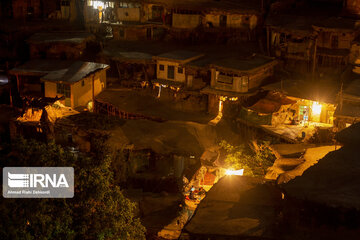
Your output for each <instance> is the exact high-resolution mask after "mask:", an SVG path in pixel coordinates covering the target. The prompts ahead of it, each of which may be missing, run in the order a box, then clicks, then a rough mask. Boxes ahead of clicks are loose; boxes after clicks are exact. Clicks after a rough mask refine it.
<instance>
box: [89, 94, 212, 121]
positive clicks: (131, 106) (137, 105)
mask: <svg viewBox="0 0 360 240" xmlns="http://www.w3.org/2000/svg"><path fill="white" fill-rule="evenodd" d="M96 100H97V101H99V102H101V103H107V104H111V105H113V106H115V107H117V108H118V109H119V110H121V111H123V112H127V113H131V114H137V115H142V116H147V117H150V118H156V119H157V118H159V119H162V120H177V121H194V122H199V123H207V122H208V121H210V120H211V119H212V117H213V116H210V115H207V114H206V113H203V112H192V113H189V112H184V111H180V110H178V109H176V106H174V104H173V103H172V102H169V101H163V100H162V99H158V98H156V97H154V96H152V95H151V93H150V92H149V91H147V90H137V91H134V90H132V91H130V90H128V89H124V88H109V89H105V90H104V91H102V92H101V93H100V94H99V95H97V96H96Z"/></svg>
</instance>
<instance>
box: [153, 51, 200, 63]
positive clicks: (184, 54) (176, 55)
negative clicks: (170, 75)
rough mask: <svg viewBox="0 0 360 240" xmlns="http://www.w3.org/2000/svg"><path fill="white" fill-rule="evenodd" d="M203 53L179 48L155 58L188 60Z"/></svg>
mask: <svg viewBox="0 0 360 240" xmlns="http://www.w3.org/2000/svg"><path fill="white" fill-rule="evenodd" d="M202 56H203V54H200V53H197V52H191V51H186V50H177V51H171V52H167V53H162V54H160V55H158V56H156V57H154V58H155V59H170V60H179V61H186V60H188V61H189V60H194V59H197V58H200V57H202Z"/></svg>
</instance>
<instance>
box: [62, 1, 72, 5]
mask: <svg viewBox="0 0 360 240" xmlns="http://www.w3.org/2000/svg"><path fill="white" fill-rule="evenodd" d="M61 6H70V1H61Z"/></svg>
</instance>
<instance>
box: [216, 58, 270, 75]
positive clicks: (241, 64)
mask: <svg viewBox="0 0 360 240" xmlns="http://www.w3.org/2000/svg"><path fill="white" fill-rule="evenodd" d="M270 63H272V64H274V65H275V64H276V61H275V60H274V59H273V58H269V57H263V56H257V55H255V56H251V57H249V58H238V57H237V58H235V57H233V58H222V59H218V60H215V61H214V62H212V64H211V65H212V66H214V67H221V68H224V69H229V70H235V71H244V72H247V71H252V70H255V69H257V68H259V67H263V66H265V65H268V64H270Z"/></svg>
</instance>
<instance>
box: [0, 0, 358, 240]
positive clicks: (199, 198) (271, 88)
mask: <svg viewBox="0 0 360 240" xmlns="http://www.w3.org/2000/svg"><path fill="white" fill-rule="evenodd" d="M0 14H1V19H4V20H3V22H4V23H5V24H1V25H0V34H1V38H0V52H1V56H0V103H1V105H0V112H1V114H0V115H1V116H0V122H1V128H0V151H1V150H2V149H3V148H5V143H9V142H11V141H14V140H15V139H17V138H19V137H23V138H26V139H36V140H38V141H41V142H52V141H54V142H55V143H57V144H59V145H61V146H63V147H64V148H65V149H68V150H69V151H71V152H72V153H73V154H75V155H79V154H80V155H81V154H84V155H92V154H94V152H95V151H97V149H98V148H97V146H98V145H99V144H100V142H101V143H102V144H106V146H107V147H108V149H109V152H111V154H113V156H120V155H121V156H123V157H118V158H115V160H114V161H113V162H112V164H111V168H112V170H113V172H114V177H115V180H116V183H115V184H117V185H119V186H120V188H121V189H122V191H123V192H124V194H125V196H126V197H127V198H129V199H130V200H131V201H133V202H134V203H136V214H137V216H138V217H139V218H140V220H141V223H142V224H143V226H144V227H145V228H146V236H147V238H148V239H182V240H188V239H250V238H251V239H356V236H359V234H360V232H359V231H360V208H359V207H360V206H359V202H358V198H359V197H360V195H359V194H360V183H359V180H358V174H359V173H360V168H359V163H360V162H359V161H357V160H359V157H358V150H357V148H358V146H360V139H359V136H360V135H359V134H360V132H359V131H360V123H359V122H360V65H359V64H360V40H359V39H360V1H358V0H333V1H331V0H329V1H325V0H323V1H320V0H319V1H315V0H314V1H312V0H300V1H298V0H251V1H246V0H196V1H195V0H182V1H180V0H179V1H178V0H109V1H105V0H97V1H94V0H87V1H75V0H62V1H41V0H32V1H25V0H12V1H10V0H6V1H4V2H3V3H0ZM120 153H121V154H120ZM234 159H235V160H234ZM243 159H249V160H246V161H248V162H246V163H244V162H245V160H243ZM231 161H233V162H231ZM231 163H232V164H233V165H232V164H231ZM236 164H237V165H236ZM256 164H257V165H256ZM239 166H240V167H239ZM254 166H255V167H254ZM239 170H241V171H240V172H241V173H240V172H239ZM238 175H241V176H238ZM242 175H243V176H242Z"/></svg>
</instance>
